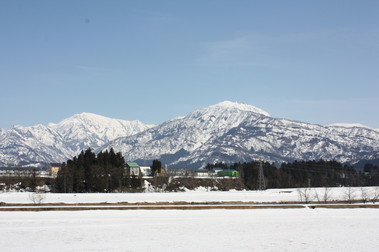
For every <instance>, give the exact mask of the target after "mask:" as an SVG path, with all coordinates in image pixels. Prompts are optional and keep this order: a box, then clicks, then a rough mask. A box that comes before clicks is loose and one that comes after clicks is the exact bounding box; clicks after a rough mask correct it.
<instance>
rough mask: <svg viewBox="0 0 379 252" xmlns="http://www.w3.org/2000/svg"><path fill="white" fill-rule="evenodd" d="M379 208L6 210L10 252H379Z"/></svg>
mask: <svg viewBox="0 0 379 252" xmlns="http://www.w3.org/2000/svg"><path fill="white" fill-rule="evenodd" d="M378 237H379V210H378V209H338V210H335V209H310V208H302V209H264V210H263V209H259V210H257V209H255V210H185V211H183V210H163V211H162V210H150V211H146V210H131V211H114V210H108V211H104V210H103V211H74V212H69V211H57V212H1V213H0V248H1V250H2V251H17V252H18V251H49V252H50V251H143V252H147V251H166V252H167V251H228V252H230V251H378V247H379V239H378Z"/></svg>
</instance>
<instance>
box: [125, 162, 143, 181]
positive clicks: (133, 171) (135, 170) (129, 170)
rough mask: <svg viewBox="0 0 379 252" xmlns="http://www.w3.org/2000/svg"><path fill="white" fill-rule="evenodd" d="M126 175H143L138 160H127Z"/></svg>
mask: <svg viewBox="0 0 379 252" xmlns="http://www.w3.org/2000/svg"><path fill="white" fill-rule="evenodd" d="M126 175H127V176H137V177H139V176H140V175H141V170H140V166H139V165H138V164H137V163H136V162H126Z"/></svg>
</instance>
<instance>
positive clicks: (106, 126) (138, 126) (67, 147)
mask: <svg viewBox="0 0 379 252" xmlns="http://www.w3.org/2000/svg"><path fill="white" fill-rule="evenodd" d="M151 127H153V125H145V124H143V123H142V122H140V121H125V120H118V119H111V118H107V117H103V116H99V115H95V114H91V113H81V114H76V115H74V116H72V117H70V118H67V119H65V120H63V121H61V122H59V123H56V124H55V123H50V124H49V125H47V126H46V125H41V124H39V125H36V126H32V127H22V126H14V127H13V128H11V129H9V130H5V129H1V130H0V166H6V165H18V164H20V163H21V164H23V163H34V162H41V163H45V162H63V161H65V160H67V159H68V158H72V157H73V156H76V155H77V154H78V153H79V152H80V151H81V150H84V149H87V148H92V149H97V148H99V147H100V146H102V145H104V144H106V143H108V142H109V141H112V140H114V139H116V138H118V137H125V136H129V135H134V134H136V133H139V132H141V131H144V130H146V129H148V128H151Z"/></svg>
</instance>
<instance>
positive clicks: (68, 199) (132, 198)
mask: <svg viewBox="0 0 379 252" xmlns="http://www.w3.org/2000/svg"><path fill="white" fill-rule="evenodd" d="M328 190H330V191H328V192H329V193H328V199H329V201H332V200H346V198H347V196H348V194H350V196H351V197H352V199H356V200H360V199H361V198H362V192H364V193H367V195H368V197H373V196H374V194H375V193H378V192H379V187H362V188H360V187H356V188H347V187H334V188H328ZM349 190H350V193H349ZM316 192H317V194H318V195H319V197H322V196H323V195H324V193H325V188H312V189H310V197H311V198H313V199H314V200H315V201H317V199H316V198H315V196H316ZM31 194H32V193H17V192H6V193H4V192H2V193H0V202H4V203H33V202H32V201H31ZM183 201H184V202H217V201H241V202H257V203H265V202H291V201H299V193H298V190H297V189H293V188H292V189H269V190H265V191H227V192H222V191H208V190H207V189H206V188H199V189H198V190H196V191H188V192H176V193H82V194H80V193H77V194H64V193H46V194H44V199H43V203H102V202H108V203H117V202H129V203H135V202H183Z"/></svg>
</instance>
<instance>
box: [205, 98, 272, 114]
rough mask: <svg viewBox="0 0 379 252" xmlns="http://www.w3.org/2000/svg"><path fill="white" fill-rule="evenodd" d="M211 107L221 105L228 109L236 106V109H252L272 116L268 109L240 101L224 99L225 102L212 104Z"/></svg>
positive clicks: (251, 110)
mask: <svg viewBox="0 0 379 252" xmlns="http://www.w3.org/2000/svg"><path fill="white" fill-rule="evenodd" d="M210 107H221V108H226V109H229V108H234V109H238V110H242V111H250V112H254V113H257V114H262V115H265V116H270V114H269V113H267V112H266V111H264V110H263V109H260V108H257V107H254V106H252V105H249V104H246V103H240V102H232V101H223V102H220V103H217V104H215V105H212V106H210Z"/></svg>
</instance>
